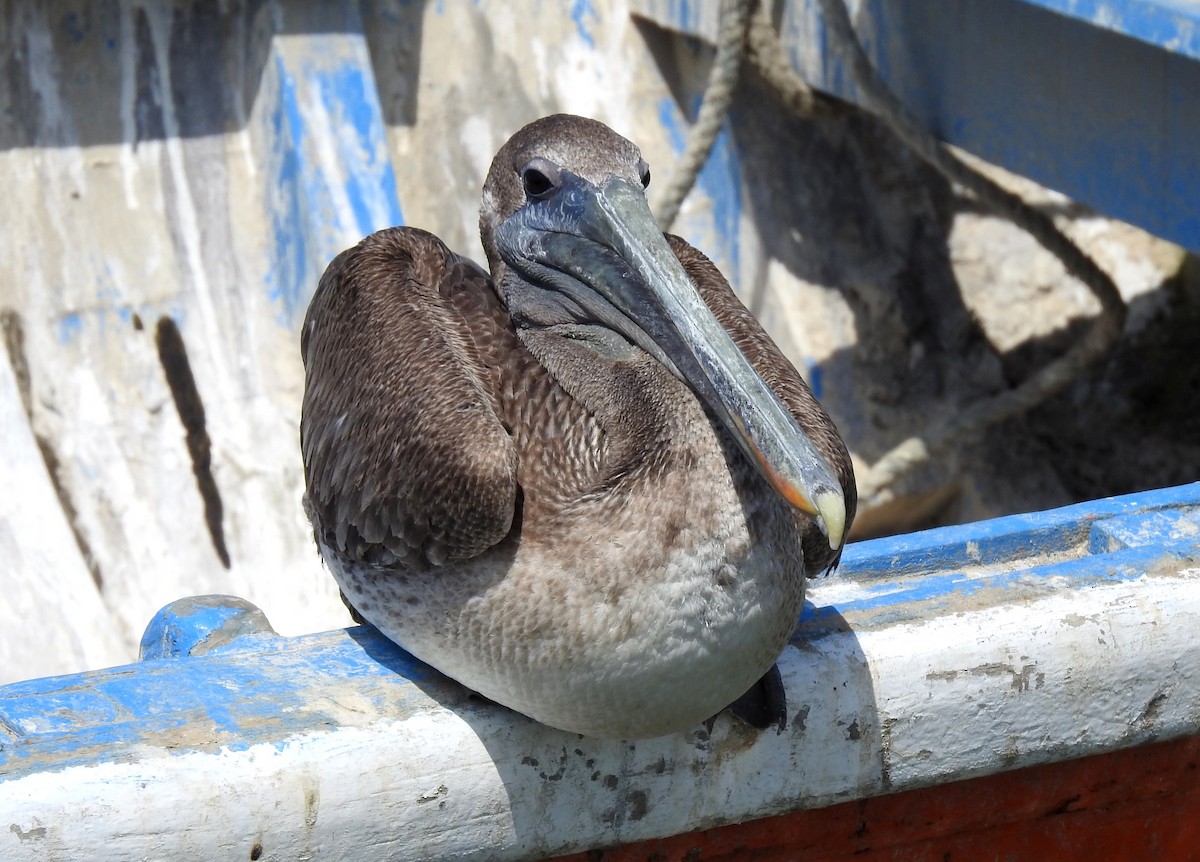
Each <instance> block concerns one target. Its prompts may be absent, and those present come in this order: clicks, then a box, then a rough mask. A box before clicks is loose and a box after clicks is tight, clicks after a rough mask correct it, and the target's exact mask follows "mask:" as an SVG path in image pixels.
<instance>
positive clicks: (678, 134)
mask: <svg viewBox="0 0 1200 862" xmlns="http://www.w3.org/2000/svg"><path fill="white" fill-rule="evenodd" d="M658 123H659V125H660V126H662V127H663V131H665V132H666V133H667V140H668V141H669V142H670V144H671V149H672V150H674V151H675V155H679V154H680V153H682V152H683V148H684V146H686V144H687V129H685V128H684V126H683V120H682V118H681V117H680V116H679V112H678V111H677V110H675V102H674V100H672V99H671V97H670V96H663V98H661V99H659V102H658Z"/></svg>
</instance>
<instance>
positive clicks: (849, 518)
mask: <svg viewBox="0 0 1200 862" xmlns="http://www.w3.org/2000/svg"><path fill="white" fill-rule="evenodd" d="M667 242H668V243H669V244H670V246H671V250H672V251H673V252H675V256H676V257H677V258H679V262H680V263H681V264H683V268H684V270H685V271H686V272H687V274H688V275H689V276H690V277H691V279H692V281H693V282H694V283H695V284H696V287H697V288H698V289H699V291H700V295H701V296H702V297H703V298H704V301H705V303H706V304H707V305H708V307H709V308H710V309H711V310H712V312H713V314H714V315H715V316H716V318H717V320H718V321H720V323H721V325H722V326H723V327H725V330H726V331H727V332H728V333H729V334H730V336H731V337H732V338H733V341H734V343H735V344H737V346H738V348H739V349H740V350H741V351H742V353H743V354H745V356H746V358H747V359H749V360H750V364H751V365H753V366H754V369H755V370H756V371H757V372H758V373H759V375H760V376H761V377H762V378H763V380H765V381H766V383H767V385H768V386H770V387H771V389H772V390H773V391H774V392H775V394H776V395H777V396H779V399H780V400H781V401H782V402H783V403H784V404H785V405H786V406H787V408H788V410H789V411H790V412H791V414H792V416H794V417H795V418H796V421H797V422H798V423H799V424H800V427H801V428H803V429H804V431H805V433H807V434H808V436H809V437H810V438H812V441H813V442H814V443H815V444H816V445H817V448H818V449H820V450H821V452H822V454H824V455H825V457H826V458H827V459H829V463H830V464H831V465H832V466H833V468H834V470H835V471H837V475H838V479H839V480H840V481H841V483H842V492H843V493H844V494H845V497H846V532H849V531H850V524H851V523H852V522H853V521H854V513H855V510H856V508H857V505H858V493H857V490H856V488H855V485H854V466H853V464H852V463H851V461H850V453H849V452H848V451H847V450H846V444H845V443H844V442H843V441H842V437H841V435H840V434H838V431H837V428H836V427H835V426H834V424H833V420H832V419H830V418H829V414H828V413H826V412H825V408H823V407H822V406H821V404H820V402H819V401H817V399H816V396H814V395H813V394H812V390H811V389H809V388H808V384H807V383H805V382H804V378H802V377H801V376H800V372H799V371H797V370H796V367H795V366H794V365H792V363H790V362H788V360H787V358H786V357H784V355H783V353H782V352H781V351H780V350H779V348H778V347H777V346H776V344H775V342H774V341H772V340H771V336H769V335H767V332H766V330H764V329H763V328H762V325H761V324H760V323H759V322H758V321H757V320H755V318H754V315H752V314H751V313H750V311H749V310H748V309H747V308H746V306H744V305H743V304H742V301H741V300H740V299H738V298H737V295H736V294H735V293H734V292H733V290H732V289H731V288H730V287H729V283H728V282H727V281H725V277H724V276H722V275H721V273H720V271H719V270H718V269H717V268H716V267H715V266H714V265H713V263H712V261H710V260H709V259H708V258H707V257H705V256H704V255H703V254H702V253H701V252H699V251H697V250H696V249H694V248H693V247H692V246H690V245H688V243H687V242H685V241H684V240H682V239H680V238H679V237H677V236H673V235H671V234H667ZM840 556H841V551H836V552H835V551H832V550H831V549H830V547H829V543H828V542H827V541H826V540H825V538H824V536H822V535H821V534H820V532H819V531H817V530H816V529H815V528H814V529H813V530H812V532H811V534H810V535H808V536H806V537H805V540H804V561H805V568H806V570H807V571H808V573H809V574H816V573H817V572H820V571H822V570H824V569H827V568H829V567H830V566H833V565H836V563H837V561H838V558H839V557H840Z"/></svg>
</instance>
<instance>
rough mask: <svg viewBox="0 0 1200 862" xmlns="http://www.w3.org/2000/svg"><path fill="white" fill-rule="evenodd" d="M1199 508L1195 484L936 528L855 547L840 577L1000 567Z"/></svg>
mask: <svg viewBox="0 0 1200 862" xmlns="http://www.w3.org/2000/svg"><path fill="white" fill-rule="evenodd" d="M1197 506H1200V482H1194V483H1192V484H1190V485H1180V486H1178V487H1175V488H1164V489H1161V490H1157V491H1148V492H1146V493H1144V494H1129V495H1126V496H1122V497H1110V498H1107V499H1103V500H1096V501H1092V502H1088V503H1079V504H1076V505H1073V506H1064V507H1062V508H1060V509H1051V510H1050V511H1047V512H1035V513H1031V514H1022V515H1009V516H1007V517H1004V518H995V519H993V520H990V521H981V522H978V523H972V524H958V525H955V526H952V527H939V528H937V529H933V530H925V531H924V532H920V533H911V534H907V535H903V536H892V537H889V538H886V539H874V540H872V541H869V542H861V543H854V544H851V545H849V546H848V547H847V548H846V553H845V555H844V556H843V558H842V565H841V567H840V569H839V571H840V573H841V574H843V575H845V576H847V577H853V578H859V579H865V578H871V577H894V576H896V575H900V574H911V573H914V572H921V571H931V570H936V569H941V570H945V569H955V568H961V567H964V566H974V565H981V564H995V563H1004V562H1008V561H1010V560H1015V559H1020V558H1021V557H1024V556H1029V555H1031V554H1048V553H1060V552H1063V551H1067V550H1069V549H1071V548H1074V547H1077V546H1084V545H1086V543H1087V540H1088V536H1089V532H1090V531H1091V529H1092V526H1093V525H1094V524H1095V523H1096V522H1097V521H1099V520H1103V519H1108V518H1114V517H1117V516H1120V515H1130V514H1135V513H1139V512H1149V511H1155V510H1159V509H1167V508H1179V507H1197Z"/></svg>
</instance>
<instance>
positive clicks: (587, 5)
mask: <svg viewBox="0 0 1200 862" xmlns="http://www.w3.org/2000/svg"><path fill="white" fill-rule="evenodd" d="M589 18H590V19H591V20H592V22H594V23H597V24H598V23H600V13H598V12H597V11H596V7H595V6H593V5H592V3H591V0H574V2H572V3H571V20H572V21H574V22H575V30H576V31H577V32H578V33H579V38H580V39H582V40H583V41H584V43H585V44H586V45H587V46H588V47H589V48H595V47H596V39H595V37H594V36H592V31H591V30H590V29H588V24H587V19H589Z"/></svg>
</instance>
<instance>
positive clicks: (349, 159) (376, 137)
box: [266, 55, 404, 328]
mask: <svg viewBox="0 0 1200 862" xmlns="http://www.w3.org/2000/svg"><path fill="white" fill-rule="evenodd" d="M275 70H276V75H277V83H278V93H277V95H276V101H275V105H274V110H273V111H272V113H271V116H270V129H271V136H272V138H273V142H274V146H273V147H271V150H270V152H271V163H270V165H269V170H268V171H267V172H266V173H267V176H268V178H269V181H270V182H271V183H272V187H271V188H269V189H268V191H267V198H268V200H269V201H270V202H271V238H272V245H271V260H270V264H269V267H268V272H267V276H266V284H267V293H268V296H269V297H270V299H271V301H272V302H275V303H278V304H279V306H280V307H281V311H280V315H279V323H280V324H281V325H282V326H285V327H288V328H291V327H292V326H293V325H294V321H295V319H296V317H297V316H298V315H299V314H302V313H303V309H304V307H305V306H306V305H307V300H308V297H309V296H310V295H311V292H312V290H313V289H314V288H315V286H316V281H317V278H318V275H319V272H320V270H321V269H323V268H324V266H325V265H326V264H327V263H328V261H329V260H331V259H332V258H333V257H334V256H335V255H336V254H337V253H338V252H340V251H341V250H342V249H343V248H344V247H345V245H346V244H347V240H346V237H347V236H353V237H355V238H359V237H362V236H366V235H367V234H370V233H374V232H375V231H377V230H380V229H382V228H385V227H390V226H392V225H398V224H403V223H404V214H403V212H402V210H401V208H400V203H399V195H398V192H397V187H396V176H395V172H394V170H393V168H392V163H391V159H390V155H389V152H388V146H387V137H386V131H385V128H386V127H385V124H384V121H383V112H382V108H381V106H380V104H379V100H378V96H377V94H376V92H375V89H374V81H373V78H372V77H371V73H370V72H369V70H366V69H364V68H362V67H361V66H360V65H359V64H358V62H356V61H353V62H346V63H341V64H336V65H332V66H331V65H330V64H329V63H328V61H326V60H315V59H314V60H313V61H310V62H304V63H302V64H301V67H300V68H299V69H298V70H291V69H289V68H288V66H287V64H286V63H285V61H284V58H283V57H282V56H280V55H276V57H275ZM302 93H304V94H305V95H306V96H308V98H302ZM314 94H315V96H316V98H317V99H318V100H319V101H320V103H321V105H322V107H324V108H325V109H326V110H327V111H328V114H329V116H331V117H332V121H333V123H334V124H335V126H336V128H335V129H333V130H328V129H322V130H321V131H320V134H322V135H330V140H329V141H327V142H326V143H330V142H331V143H332V144H333V146H334V147H335V148H336V151H335V153H334V156H335V161H336V164H337V168H338V172H337V174H336V175H330V174H329V173H327V172H326V170H325V169H324V168H323V167H322V166H321V165H320V164H318V163H316V162H315V161H314V160H313V159H312V158H311V157H310V156H309V155H308V152H307V149H306V148H307V147H308V146H311V144H310V142H311V140H312V137H313V134H314V133H313V132H312V130H310V128H309V126H308V123H307V121H306V118H305V114H304V110H303V107H302V106H303V104H304V103H306V102H308V101H310V100H311V97H312V95H314ZM331 131H332V134H330V133H331ZM335 191H337V192H340V196H338V197H337V198H336V199H335ZM343 196H344V197H343ZM341 201H345V202H346V203H348V204H349V210H350V218H352V219H353V222H352V223H351V224H343V223H342V213H344V212H345V205H344V204H342V203H341Z"/></svg>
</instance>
